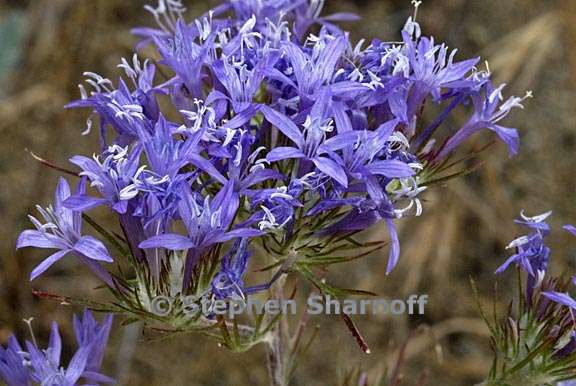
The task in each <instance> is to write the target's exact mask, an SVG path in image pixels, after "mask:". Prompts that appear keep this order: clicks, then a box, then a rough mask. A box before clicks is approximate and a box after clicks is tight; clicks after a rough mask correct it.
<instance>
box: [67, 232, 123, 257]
mask: <svg viewBox="0 0 576 386" xmlns="http://www.w3.org/2000/svg"><path fill="white" fill-rule="evenodd" d="M74 250H75V251H76V252H78V253H81V254H82V255H84V256H86V257H88V258H89V259H92V260H98V261H106V262H108V263H111V262H113V261H114V259H112V257H110V254H109V253H108V250H107V249H106V247H105V246H104V244H102V242H101V241H100V240H97V239H95V238H94V237H92V236H83V237H82V238H80V240H78V241H77V242H76V244H74Z"/></svg>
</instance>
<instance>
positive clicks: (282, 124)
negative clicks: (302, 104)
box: [260, 106, 304, 148]
mask: <svg viewBox="0 0 576 386" xmlns="http://www.w3.org/2000/svg"><path fill="white" fill-rule="evenodd" d="M260 110H261V111H262V113H263V114H264V117H265V118H266V120H267V121H268V122H270V123H271V124H272V125H274V126H275V127H276V128H277V129H278V130H280V131H281V132H282V133H283V134H284V135H285V136H287V137H288V138H290V139H291V140H292V142H294V143H295V144H296V145H297V146H298V147H299V148H301V147H302V145H303V144H304V136H303V135H302V133H301V132H300V129H298V126H296V124H295V123H294V122H292V120H291V119H290V118H289V117H287V116H286V115H284V114H282V113H281V112H279V111H276V110H274V109H272V108H270V107H268V106H261V108H260Z"/></svg>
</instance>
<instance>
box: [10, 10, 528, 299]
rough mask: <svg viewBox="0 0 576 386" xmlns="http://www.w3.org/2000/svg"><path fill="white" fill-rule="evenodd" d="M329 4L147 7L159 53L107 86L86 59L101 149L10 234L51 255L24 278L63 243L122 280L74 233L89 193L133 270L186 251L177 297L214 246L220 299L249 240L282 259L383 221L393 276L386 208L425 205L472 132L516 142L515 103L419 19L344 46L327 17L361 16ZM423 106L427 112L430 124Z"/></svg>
mask: <svg viewBox="0 0 576 386" xmlns="http://www.w3.org/2000/svg"><path fill="white" fill-rule="evenodd" d="M322 4H323V1H317V0H296V1H294V0H258V1H252V0H229V1H226V2H224V3H223V4H222V5H220V6H218V7H216V8H215V9H213V10H212V11H210V12H209V13H207V14H206V15H204V16H202V17H200V18H199V19H197V20H195V21H194V22H192V23H187V22H185V21H184V19H183V17H182V15H183V13H184V7H183V6H182V4H181V3H180V1H177V0H160V1H159V3H158V6H157V7H147V9H148V10H149V11H150V12H151V13H152V14H153V15H154V17H155V19H156V22H157V24H158V26H159V27H158V28H157V29H153V28H139V29H135V30H134V33H135V34H136V35H137V36H139V37H141V38H142V42H141V43H140V44H139V47H143V46H145V45H149V44H152V45H153V46H154V48H155V50H156V52H157V55H158V57H159V58H160V60H159V61H158V63H156V62H155V63H151V62H150V61H148V60H145V61H141V60H140V59H139V58H138V56H137V55H134V58H133V60H132V61H131V62H129V61H127V60H125V59H123V60H122V63H121V64H120V65H119V67H120V68H121V69H122V70H123V71H124V72H125V74H126V76H125V77H124V78H122V79H120V80H119V81H118V82H117V85H116V86H114V84H113V82H112V81H110V80H109V79H106V78H104V77H102V76H100V75H97V74H94V73H91V72H87V73H85V75H86V84H87V85H89V87H90V88H91V91H87V89H86V88H85V87H84V86H80V90H81V94H82V99H80V100H78V101H75V102H73V103H71V104H69V105H68V107H69V108H89V109H90V110H91V111H92V114H91V117H90V119H89V120H88V123H89V125H88V129H87V131H86V133H88V132H89V131H90V128H91V127H92V122H93V118H97V120H98V123H99V129H100V143H101V150H100V152H99V154H97V155H95V156H94V157H92V158H90V157H85V156H80V155H78V156H74V157H72V159H71V162H72V163H74V164H75V165H76V166H78V167H79V168H80V173H79V174H80V176H81V177H82V182H81V183H80V187H79V188H78V190H77V191H76V192H75V193H74V194H70V193H69V189H68V187H67V184H66V182H65V181H62V182H61V183H60V185H59V188H58V192H57V197H56V204H55V207H54V209H48V210H41V213H42V214H43V216H44V217H45V218H46V223H45V224H41V223H40V222H39V221H37V220H35V219H33V222H34V224H35V225H36V227H37V230H35V231H25V232H24V233H23V234H22V236H21V238H20V241H19V243H18V246H19V247H23V246H35V247H40V248H54V249H57V250H58V252H56V253H55V254H54V255H52V256H50V257H49V258H48V259H46V260H45V261H44V262H43V263H42V264H41V265H40V266H39V267H38V268H37V269H36V270H35V271H34V272H33V274H32V278H35V277H37V276H38V275H40V274H41V273H43V272H44V271H45V270H46V269H47V268H48V267H49V266H50V265H51V264H53V263H54V262H56V261H57V260H59V259H60V258H62V257H63V256H64V255H66V254H68V253H73V254H75V255H76V256H77V257H78V258H80V259H81V260H82V261H83V262H84V263H86V264H88V265H89V266H90V268H91V269H93V270H94V272H95V273H97V274H98V276H99V277H100V278H101V279H102V280H104V281H105V282H106V283H107V284H108V285H109V286H111V287H113V286H116V285H117V283H116V282H115V281H114V280H113V279H112V277H111V275H110V274H109V273H108V271H107V270H106V269H104V268H103V265H102V263H106V262H110V261H111V260H112V259H111V257H110V254H109V253H108V252H107V250H106V247H104V245H103V244H102V243H101V242H99V241H97V240H96V239H94V238H92V237H91V236H82V235H81V232H80V223H81V219H82V214H83V213H85V212H87V211H89V210H92V209H94V208H96V207H100V206H103V207H106V208H108V210H110V211H111V212H112V213H114V214H115V215H116V216H118V218H119V224H120V225H121V227H122V231H123V240H122V241H124V242H125V243H126V246H127V247H128V249H129V252H130V254H131V255H132V257H133V260H134V261H135V262H136V264H137V265H138V267H137V271H138V272H145V274H143V275H142V276H145V277H147V278H151V280H152V281H156V282H158V281H160V280H161V278H163V277H166V276H167V275H166V274H165V273H166V272H165V271H166V270H167V269H169V268H168V267H169V266H170V265H171V262H170V261H171V258H172V257H174V256H176V255H178V256H184V259H185V261H184V263H183V264H182V267H183V268H182V273H181V283H182V290H183V291H184V292H185V291H187V290H189V288H190V286H191V285H193V282H194V273H195V271H196V270H197V269H198V267H199V266H200V265H201V264H202V262H204V261H206V260H207V259H216V260H217V262H218V263H219V266H220V271H219V272H216V273H215V275H214V277H213V283H212V285H211V288H212V291H213V294H214V295H215V296H216V297H226V296H236V295H239V294H241V293H243V292H245V291H246V289H245V288H244V282H243V278H242V277H243V275H244V273H245V271H246V266H247V261H248V258H249V256H250V253H249V252H248V250H247V248H249V246H250V245H251V243H252V244H253V243H259V244H260V245H263V246H264V247H265V248H264V249H265V250H267V251H279V252H278V253H277V254H281V253H284V254H285V255H287V254H288V252H290V251H291V249H293V248H294V247H295V246H296V245H303V244H307V245H311V244H312V243H313V242H312V239H316V240H322V239H323V238H327V237H332V236H334V235H337V234H352V233H354V232H358V231H361V230H364V229H367V228H368V227H370V226H372V225H374V224H376V223H379V222H382V223H385V224H386V225H387V227H388V229H389V233H390V236H391V240H392V243H391V248H390V249H391V252H390V257H389V261H388V268H387V272H388V273H389V272H390V271H392V269H393V268H394V267H395V265H396V263H397V261H398V258H399V253H400V247H399V240H398V235H397V232H396V228H395V225H394V220H395V219H398V218H400V217H402V216H406V215H414V214H415V215H419V214H420V213H421V211H422V206H421V202H420V201H419V199H418V196H419V194H420V193H421V192H422V191H423V190H424V189H425V188H426V186H425V179H424V178H423V177H422V175H423V174H424V173H426V172H427V171H428V169H433V167H435V166H437V165H439V164H442V163H443V162H445V161H446V159H447V158H448V157H450V156H451V155H452V154H453V153H454V151H455V150H456V148H458V147H459V146H460V145H461V144H462V143H463V142H464V141H465V140H466V139H468V138H469V137H470V136H471V135H473V134H474V133H476V132H478V131H479V130H482V129H489V130H492V131H494V132H495V133H496V134H497V135H498V137H499V138H500V139H502V140H503V141H504V142H505V143H506V145H507V146H508V148H509V151H510V154H515V153H516V152H517V149H518V134H517V131H516V130H515V129H511V128H507V127H503V126H501V125H500V121H501V120H502V119H503V118H504V117H506V115H507V114H508V113H509V112H510V110H511V109H513V108H515V107H522V105H521V102H522V99H521V98H515V97H513V98H510V99H508V100H507V101H504V102H503V97H502V88H503V87H502V86H501V87H495V86H494V85H493V84H492V82H491V81H490V74H489V73H488V72H485V71H480V70H478V69H477V68H476V67H475V66H476V64H477V63H478V61H479V60H478V59H471V60H465V61H456V59H455V56H456V51H455V50H454V51H450V50H449V49H448V48H447V47H446V45H444V44H437V43H436V42H435V40H434V39H433V38H429V37H424V36H422V34H421V30H420V27H419V25H418V24H417V23H416V22H415V21H414V20H412V19H410V20H408V22H407V23H406V26H405V27H404V29H403V31H402V41H401V42H399V43H389V42H384V41H380V40H373V41H372V42H371V43H369V44H366V43H365V42H364V41H361V42H359V43H357V44H355V43H353V42H352V41H351V40H350V37H349V34H348V33H346V32H344V31H342V30H341V29H340V28H339V27H337V26H336V25H335V24H334V23H335V22H338V21H351V20H355V19H356V16H354V15H351V14H346V13H341V14H335V15H330V16H325V17H323V16H321V8H322ZM460 105H463V106H472V107H473V111H472V113H471V115H470V117H469V118H468V119H467V121H466V122H465V123H464V125H463V126H462V127H461V128H460V129H459V130H454V131H452V130H450V129H449V128H448V127H446V126H447V125H443V123H445V122H446V120H447V119H448V118H449V117H450V115H451V113H452V111H453V110H454V109H455V108H456V107H457V106H460ZM427 106H433V110H438V115H437V116H436V117H435V118H434V119H432V120H431V122H430V123H429V124H425V123H424V120H423V119H422V115H423V110H424V108H425V107H427ZM84 181H87V182H89V183H90V186H91V187H92V188H93V192H91V193H88V192H87V191H86V189H85V187H84ZM230 245H232V246H231V247H230ZM268 247H269V248H268ZM271 253H272V252H271Z"/></svg>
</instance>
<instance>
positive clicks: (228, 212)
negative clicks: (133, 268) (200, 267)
mask: <svg viewBox="0 0 576 386" xmlns="http://www.w3.org/2000/svg"><path fill="white" fill-rule="evenodd" d="M180 187H181V197H180V201H179V204H178V208H179V209H178V213H179V215H180V218H181V219H182V222H183V223H184V226H185V228H186V230H187V235H181V234H176V233H164V234H159V235H155V236H152V237H150V238H149V239H147V240H145V241H143V242H142V243H140V248H144V249H148V248H165V249H168V250H172V251H184V250H188V257H187V260H186V266H185V272H184V287H185V288H187V287H188V284H189V283H190V279H191V275H192V269H193V268H194V266H195V264H196V263H197V260H198V258H199V257H200V255H201V253H203V252H205V251H206V250H207V249H208V248H209V247H211V246H213V245H215V244H217V243H223V242H226V241H229V240H232V239H235V238H238V237H255V236H260V235H262V232H261V231H259V230H256V229H251V228H236V229H232V230H229V227H230V224H231V222H232V219H233V217H234V216H235V214H236V210H237V209H238V205H239V202H238V199H237V198H236V196H235V195H234V192H233V185H232V184H227V185H226V186H225V187H224V188H223V189H222V190H221V191H220V192H219V193H218V194H217V195H216V196H215V197H214V199H213V200H212V201H211V200H210V198H209V197H205V198H204V199H203V202H199V198H200V197H198V196H197V195H196V194H194V193H193V192H192V190H191V189H190V187H189V186H187V185H186V184H182V185H181V186H180Z"/></svg>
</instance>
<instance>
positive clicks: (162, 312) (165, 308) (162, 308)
mask: <svg viewBox="0 0 576 386" xmlns="http://www.w3.org/2000/svg"><path fill="white" fill-rule="evenodd" d="M150 306H151V309H152V312H153V313H154V314H155V315H158V316H168V315H170V312H172V300H171V299H170V298H169V297H167V296H158V297H156V298H154V299H152V303H151V305H150Z"/></svg>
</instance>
